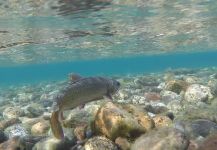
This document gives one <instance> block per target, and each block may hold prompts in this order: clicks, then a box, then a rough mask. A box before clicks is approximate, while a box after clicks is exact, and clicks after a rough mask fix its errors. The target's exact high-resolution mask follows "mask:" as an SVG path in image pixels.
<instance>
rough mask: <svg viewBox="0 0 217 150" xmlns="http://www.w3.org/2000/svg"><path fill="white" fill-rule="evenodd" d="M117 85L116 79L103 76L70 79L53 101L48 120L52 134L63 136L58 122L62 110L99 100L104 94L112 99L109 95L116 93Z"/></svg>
mask: <svg viewBox="0 0 217 150" xmlns="http://www.w3.org/2000/svg"><path fill="white" fill-rule="evenodd" d="M119 87H120V83H119V82H118V81H116V80H113V79H110V78H105V77H88V78H79V79H77V80H75V81H71V83H69V85H68V86H67V87H66V88H65V89H64V90H63V91H61V94H60V95H59V96H57V98H56V100H55V102H54V103H53V112H52V115H51V121H50V122H51V129H52V132H53V134H54V136H55V137H56V138H58V139H61V138H64V134H63V130H62V126H61V123H60V115H61V114H62V112H63V111H64V110H69V109H73V108H75V107H77V106H81V105H84V104H85V103H88V102H91V101H94V100H100V99H102V98H103V97H104V96H105V97H108V98H109V99H112V97H111V95H113V94H114V93H116V92H117V91H118V89H119Z"/></svg>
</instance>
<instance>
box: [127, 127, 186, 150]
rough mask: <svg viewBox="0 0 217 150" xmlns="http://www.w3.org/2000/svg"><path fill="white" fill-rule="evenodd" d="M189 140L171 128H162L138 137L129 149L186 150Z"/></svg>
mask: <svg viewBox="0 0 217 150" xmlns="http://www.w3.org/2000/svg"><path fill="white" fill-rule="evenodd" d="M188 143H189V140H188V139H187V137H186V136H185V135H184V133H182V132H180V131H179V130H176V129H173V128H162V129H160V130H155V131H152V132H149V133H147V134H144V135H142V136H141V137H139V138H138V139H137V140H136V141H135V142H134V144H133V145H132V147H131V150H186V148H187V146H188Z"/></svg>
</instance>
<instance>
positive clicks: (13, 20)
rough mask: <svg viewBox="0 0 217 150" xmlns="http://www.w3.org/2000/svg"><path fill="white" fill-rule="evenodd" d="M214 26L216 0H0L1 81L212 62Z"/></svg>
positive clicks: (216, 35)
mask: <svg viewBox="0 0 217 150" xmlns="http://www.w3.org/2000/svg"><path fill="white" fill-rule="evenodd" d="M216 26H217V1H215V0H206V1H204V0H198V1H187V0H184V1H172V0H152V1H149V0H137V1H136V0H127V1H125V0H118V1H117V0H114V1H112V0H84V1H80V0H75V1H74V0H73V1H72V0H49V1H47V0H40V1H34V0H25V1H20V0H10V1H1V2H0V67H1V68H0V76H1V84H2V85H3V84H7V83H10V84H13V83H16V82H20V83H22V82H30V81H39V80H47V79H54V80H56V79H62V78H64V77H65V76H66V74H68V73H69V72H79V73H81V74H84V75H96V74H97V75H98V74H105V75H111V74H123V73H127V74H128V73H131V74H133V73H141V72H152V71H161V70H164V69H168V68H179V67H204V66H205V67H207V66H208V67H209V66H217V65H216V61H215V59H217V55H216V54H217V52H216V51H217V28H216ZM63 76H64V77H63Z"/></svg>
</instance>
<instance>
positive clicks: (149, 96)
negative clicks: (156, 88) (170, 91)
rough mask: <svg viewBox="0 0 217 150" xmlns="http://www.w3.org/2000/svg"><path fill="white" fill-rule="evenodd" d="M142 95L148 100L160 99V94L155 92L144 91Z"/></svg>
mask: <svg viewBox="0 0 217 150" xmlns="http://www.w3.org/2000/svg"><path fill="white" fill-rule="evenodd" d="M144 96H145V99H146V100H149V101H157V100H160V99H161V97H160V94H159V93H156V92H149V93H145V95H144Z"/></svg>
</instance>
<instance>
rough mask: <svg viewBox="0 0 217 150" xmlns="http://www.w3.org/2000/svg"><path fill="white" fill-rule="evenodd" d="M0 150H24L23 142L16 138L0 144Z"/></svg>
mask: <svg viewBox="0 0 217 150" xmlns="http://www.w3.org/2000/svg"><path fill="white" fill-rule="evenodd" d="M0 150H25V142H24V141H23V140H22V139H21V138H20V137H17V136H16V137H13V138H11V139H9V140H8V141H6V142H4V143H2V144H0Z"/></svg>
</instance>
